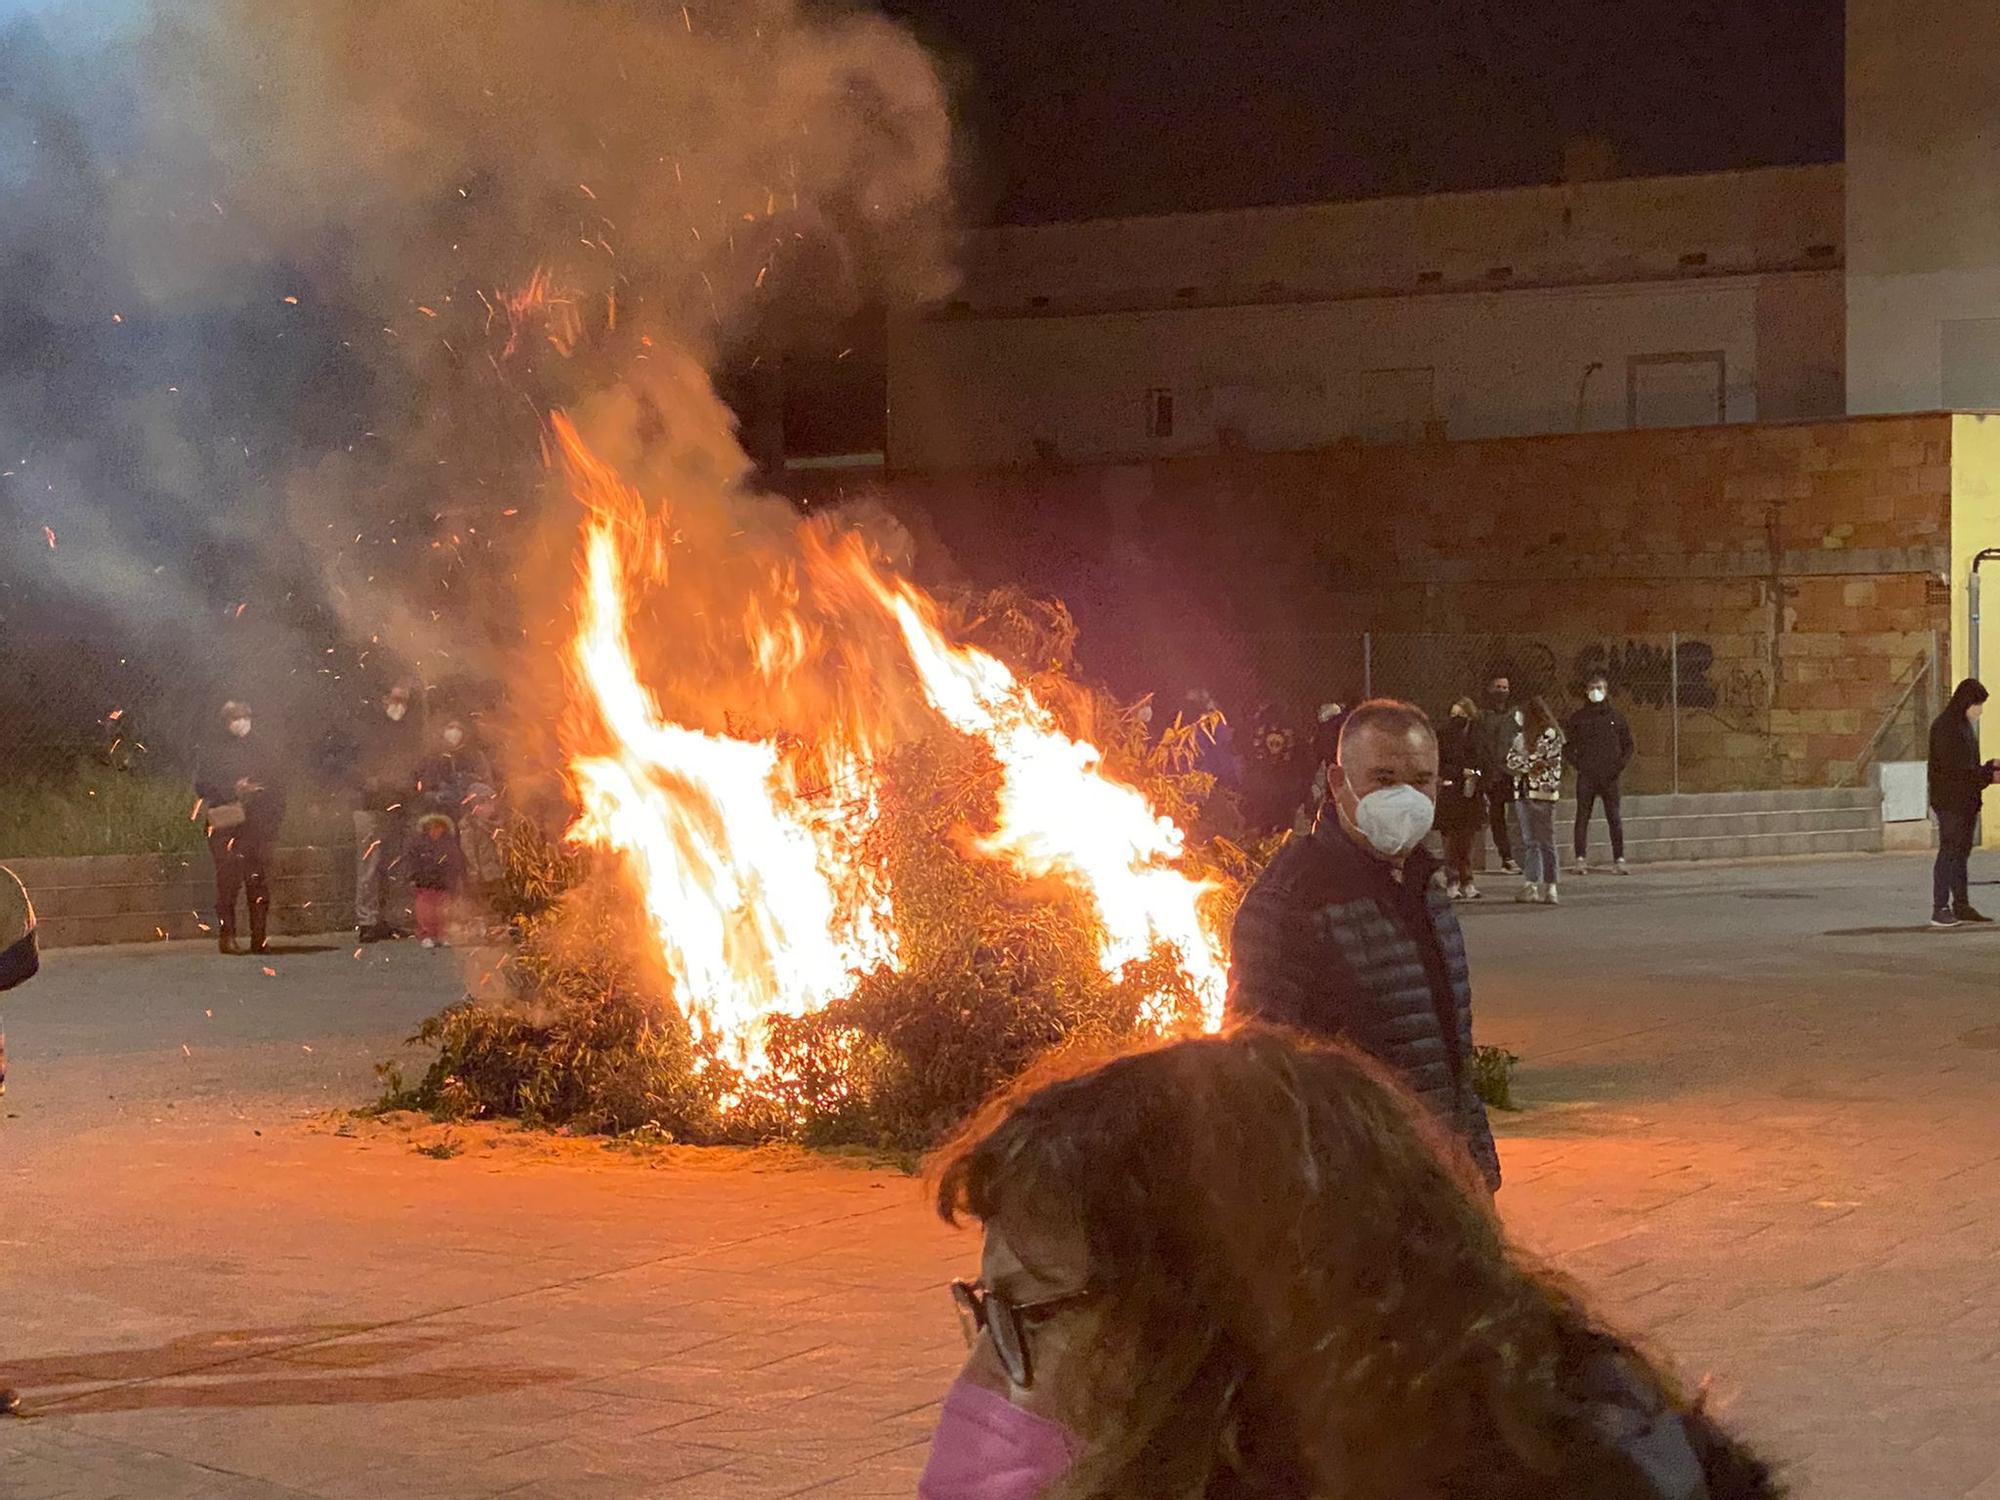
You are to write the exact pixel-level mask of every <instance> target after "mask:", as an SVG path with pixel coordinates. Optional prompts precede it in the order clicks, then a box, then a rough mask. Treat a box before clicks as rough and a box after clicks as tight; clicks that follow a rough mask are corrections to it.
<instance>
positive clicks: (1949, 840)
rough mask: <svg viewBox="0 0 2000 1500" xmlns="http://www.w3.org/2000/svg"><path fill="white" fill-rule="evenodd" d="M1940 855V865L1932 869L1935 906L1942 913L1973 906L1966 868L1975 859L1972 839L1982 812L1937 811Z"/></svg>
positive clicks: (1940, 809)
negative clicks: (1946, 908) (1947, 910)
mask: <svg viewBox="0 0 2000 1500" xmlns="http://www.w3.org/2000/svg"><path fill="white" fill-rule="evenodd" d="M1937 820H1938V852H1937V863H1936V864H1935V865H1933V866H1932V867H1931V905H1932V906H1933V907H1936V908H1937V909H1939V910H1943V909H1944V908H1945V907H1948V906H1949V907H1960V906H1970V905H1971V904H1972V901H1971V898H1970V897H1969V896H1968V895H1967V893H1966V890H1967V884H1968V882H1969V881H1970V879H1971V876H1970V873H1969V872H1968V871H1967V869H1966V866H1967V864H1968V863H1969V862H1970V861H1971V859H1972V838H1973V834H1974V833H1975V832H1977V831H1978V828H1979V809H1978V808H1976V807H1965V808H1952V809H1949V810H1947V809H1945V808H1939V809H1937Z"/></svg>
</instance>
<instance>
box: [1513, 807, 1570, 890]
mask: <svg viewBox="0 0 2000 1500" xmlns="http://www.w3.org/2000/svg"><path fill="white" fill-rule="evenodd" d="M1514 820H1515V823H1516V829H1517V831H1518V832H1519V833H1520V835H1521V873H1522V875H1524V876H1525V877H1526V878H1527V881H1528V883H1529V884H1530V885H1554V884H1555V883H1556V880H1557V877H1558V876H1559V874H1560V873H1561V869H1560V866H1558V865H1557V863H1556V805H1555V803H1553V802H1536V801H1533V800H1531V799H1529V798H1527V797H1523V798H1522V799H1521V800H1520V801H1519V802H1516V803H1515V804H1514Z"/></svg>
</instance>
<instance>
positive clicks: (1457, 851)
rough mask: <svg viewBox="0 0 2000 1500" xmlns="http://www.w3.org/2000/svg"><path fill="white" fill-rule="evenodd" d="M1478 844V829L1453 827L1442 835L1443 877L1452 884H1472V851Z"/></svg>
mask: <svg viewBox="0 0 2000 1500" xmlns="http://www.w3.org/2000/svg"><path fill="white" fill-rule="evenodd" d="M1478 844H1479V829H1478V828H1477V827H1473V828H1453V829H1449V830H1447V831H1446V833H1445V835H1444V878H1445V879H1446V880H1448V881H1450V882H1451V883H1452V884H1453V885H1471V884H1472V851H1473V849H1474V848H1476V847H1477V846H1478Z"/></svg>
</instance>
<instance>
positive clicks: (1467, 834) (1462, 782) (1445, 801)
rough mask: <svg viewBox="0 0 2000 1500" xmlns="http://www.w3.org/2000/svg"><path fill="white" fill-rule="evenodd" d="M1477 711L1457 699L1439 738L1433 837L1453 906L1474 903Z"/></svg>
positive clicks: (1479, 799) (1479, 817)
mask: <svg viewBox="0 0 2000 1500" xmlns="http://www.w3.org/2000/svg"><path fill="white" fill-rule="evenodd" d="M1478 719H1479V705H1478V704H1476V703H1474V702H1473V701H1472V700H1471V699H1470V698H1461V699H1459V700H1458V702H1456V703H1454V704H1452V706H1451V717H1450V718H1449V719H1447V720H1446V721H1445V726H1444V728H1443V729H1442V730H1440V731H1439V732H1438V814H1437V821H1438V832H1439V833H1441V834H1443V835H1444V880H1445V890H1446V892H1447V893H1448V894H1449V895H1450V896H1451V898H1452V899H1453V900H1454V901H1477V900H1478V899H1479V886H1478V885H1477V884H1476V883H1475V882H1474V880H1473V874H1472V855H1473V851H1474V850H1475V849H1477V848H1478V846H1479V830H1480V827H1481V825H1483V824H1484V823H1485V821H1486V816H1485V808H1486V802H1485V798H1484V797H1483V796H1482V795H1481V791H1480V783H1481V782H1482V781H1483V780H1484V779H1485V777H1484V776H1483V774H1482V773H1481V770H1480V766H1479V744H1478V738H1477V735H1476V733H1475V731H1474V726H1475V724H1476V723H1477V721H1478Z"/></svg>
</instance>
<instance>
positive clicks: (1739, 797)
mask: <svg viewBox="0 0 2000 1500" xmlns="http://www.w3.org/2000/svg"><path fill="white" fill-rule="evenodd" d="M1881 806H1882V794H1881V792H1880V791H1878V790H1877V789H1876V788H1874V787H1872V786H1843V787H1818V788H1815V787H1789V788H1786V789H1784V790H1782V791H1769V792H1677V793H1664V794H1659V795H1654V796H1645V797H1627V798H1626V799H1625V817H1626V819H1627V820H1628V821H1629V820H1630V819H1632V818H1637V817H1647V818H1659V817H1685V816H1695V815H1702V814H1714V813H1761V812H1824V811H1830V810H1832V809H1835V808H1857V809H1864V810H1870V811H1879V809H1880V808H1881Z"/></svg>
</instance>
